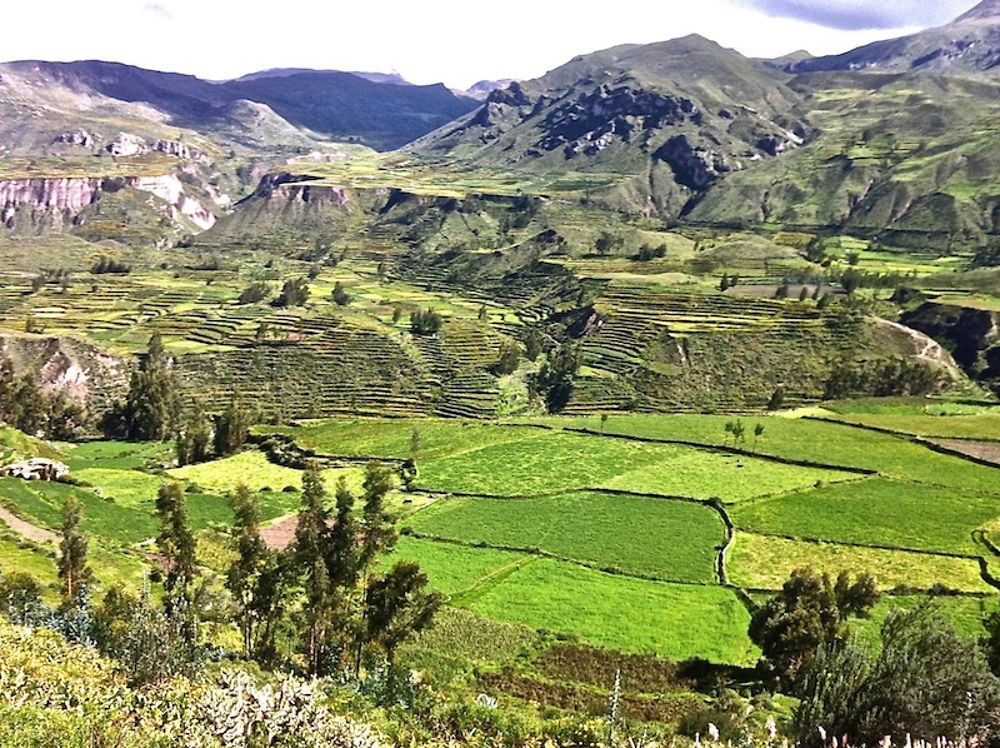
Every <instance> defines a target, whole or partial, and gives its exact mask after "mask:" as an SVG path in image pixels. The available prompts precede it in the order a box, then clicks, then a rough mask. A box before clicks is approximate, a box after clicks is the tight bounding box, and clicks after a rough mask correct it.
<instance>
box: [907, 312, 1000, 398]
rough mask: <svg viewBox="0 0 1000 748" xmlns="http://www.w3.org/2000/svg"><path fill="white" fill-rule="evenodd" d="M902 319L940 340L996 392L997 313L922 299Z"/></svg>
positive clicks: (999, 375) (999, 372)
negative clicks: (922, 300)
mask: <svg viewBox="0 0 1000 748" xmlns="http://www.w3.org/2000/svg"><path fill="white" fill-rule="evenodd" d="M902 322H903V324H905V325H907V326H908V327H912V328H913V329H915V330H919V331H920V332H922V333H925V334H926V335H929V336H930V337H932V338H934V340H936V341H938V342H939V343H941V344H942V345H943V346H944V347H945V348H947V349H948V351H950V352H951V355H952V356H953V357H954V359H955V361H956V362H957V363H958V365H959V366H961V367H962V369H963V370H964V371H965V372H966V374H968V375H969V376H970V377H971V378H972V379H974V380H977V381H979V382H981V383H982V384H984V385H986V386H988V387H990V388H992V389H993V390H994V391H996V392H1000V313H998V312H988V311H984V310H981V309H972V308H970V307H960V306H952V305H948V304H937V303H934V302H926V303H924V304H921V305H920V306H919V307H917V308H916V309H914V310H913V311H911V312H908V313H907V314H905V315H903V318H902Z"/></svg>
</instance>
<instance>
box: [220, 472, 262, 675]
mask: <svg viewBox="0 0 1000 748" xmlns="http://www.w3.org/2000/svg"><path fill="white" fill-rule="evenodd" d="M229 501H230V506H231V507H232V509H233V514H234V515H235V517H236V520H235V523H234V525H233V545H234V550H235V551H236V558H234V559H233V561H232V563H231V564H230V565H229V570H228V572H227V574H226V588H227V589H228V590H229V591H230V592H231V593H232V594H233V597H234V598H235V599H236V604H237V606H238V607H239V612H238V614H237V618H238V620H239V626H240V631H241V633H242V634H243V654H244V656H246V657H250V656H251V655H252V654H253V652H254V634H255V628H256V625H257V611H258V607H259V601H258V597H259V595H260V589H261V575H262V573H263V572H264V569H265V566H266V563H267V555H268V549H267V546H266V545H265V544H264V540H263V538H261V536H260V506H259V504H258V502H257V498H256V497H255V496H254V495H253V494H252V493H251V492H250V489H249V488H247V486H246V484H244V483H240V484H239V485H237V486H236V491H234V492H233V494H232V496H231V497H230V500H229Z"/></svg>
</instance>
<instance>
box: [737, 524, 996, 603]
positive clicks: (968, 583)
mask: <svg viewBox="0 0 1000 748" xmlns="http://www.w3.org/2000/svg"><path fill="white" fill-rule="evenodd" d="M806 567H812V568H813V569H816V570H818V571H826V572H829V573H830V574H831V575H834V576H835V575H836V574H838V573H839V572H841V571H847V572H850V573H851V574H861V573H868V574H871V575H872V576H874V577H875V581H876V583H877V584H878V586H879V588H880V589H883V590H892V589H895V588H897V587H900V588H904V589H912V590H930V589H932V588H934V587H935V586H936V585H942V586H944V587H946V588H948V589H951V590H957V591H959V592H977V593H982V594H995V593H996V589H995V588H993V587H991V586H990V585H988V584H987V583H986V582H985V581H984V580H983V578H982V577H981V576H980V571H979V563H978V561H976V560H975V559H966V558H952V557H949V556H936V555H932V554H924V553H914V552H912V551H900V550H886V549H877V548H864V547H859V546H851V545H836V544H832V543H811V542H807V541H801V540H788V539H786V538H780V537H770V536H765V535H754V534H752V533H745V532H741V533H737V535H736V540H735V542H734V543H733V546H732V548H731V550H730V551H729V554H728V563H727V568H728V569H729V577H730V581H731V582H732V583H733V584H736V585H738V586H740V587H747V588H751V589H765V590H776V589H779V588H780V587H781V585H782V583H783V582H784V581H785V580H786V579H788V575H789V574H791V573H792V571H794V570H795V569H800V568H806Z"/></svg>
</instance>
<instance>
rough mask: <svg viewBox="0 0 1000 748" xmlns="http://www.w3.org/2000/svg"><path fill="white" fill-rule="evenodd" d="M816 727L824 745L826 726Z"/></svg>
mask: <svg viewBox="0 0 1000 748" xmlns="http://www.w3.org/2000/svg"><path fill="white" fill-rule="evenodd" d="M816 729H817V730H819V739H820V740H821V741H822V743H823V745H826V728H825V727H823V725H820V726H819V727H817V728H816ZM907 748H909V746H907Z"/></svg>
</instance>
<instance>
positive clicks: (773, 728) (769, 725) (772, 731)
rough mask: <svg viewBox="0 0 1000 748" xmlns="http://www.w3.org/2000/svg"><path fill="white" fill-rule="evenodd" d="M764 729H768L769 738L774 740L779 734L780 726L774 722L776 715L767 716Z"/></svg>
mask: <svg viewBox="0 0 1000 748" xmlns="http://www.w3.org/2000/svg"><path fill="white" fill-rule="evenodd" d="M764 729H765V730H767V739H768V740H774V739H775V738H776V737H777V736H778V726H777V725H776V724H775V723H774V717H768V718H767V722H765V723H764Z"/></svg>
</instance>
